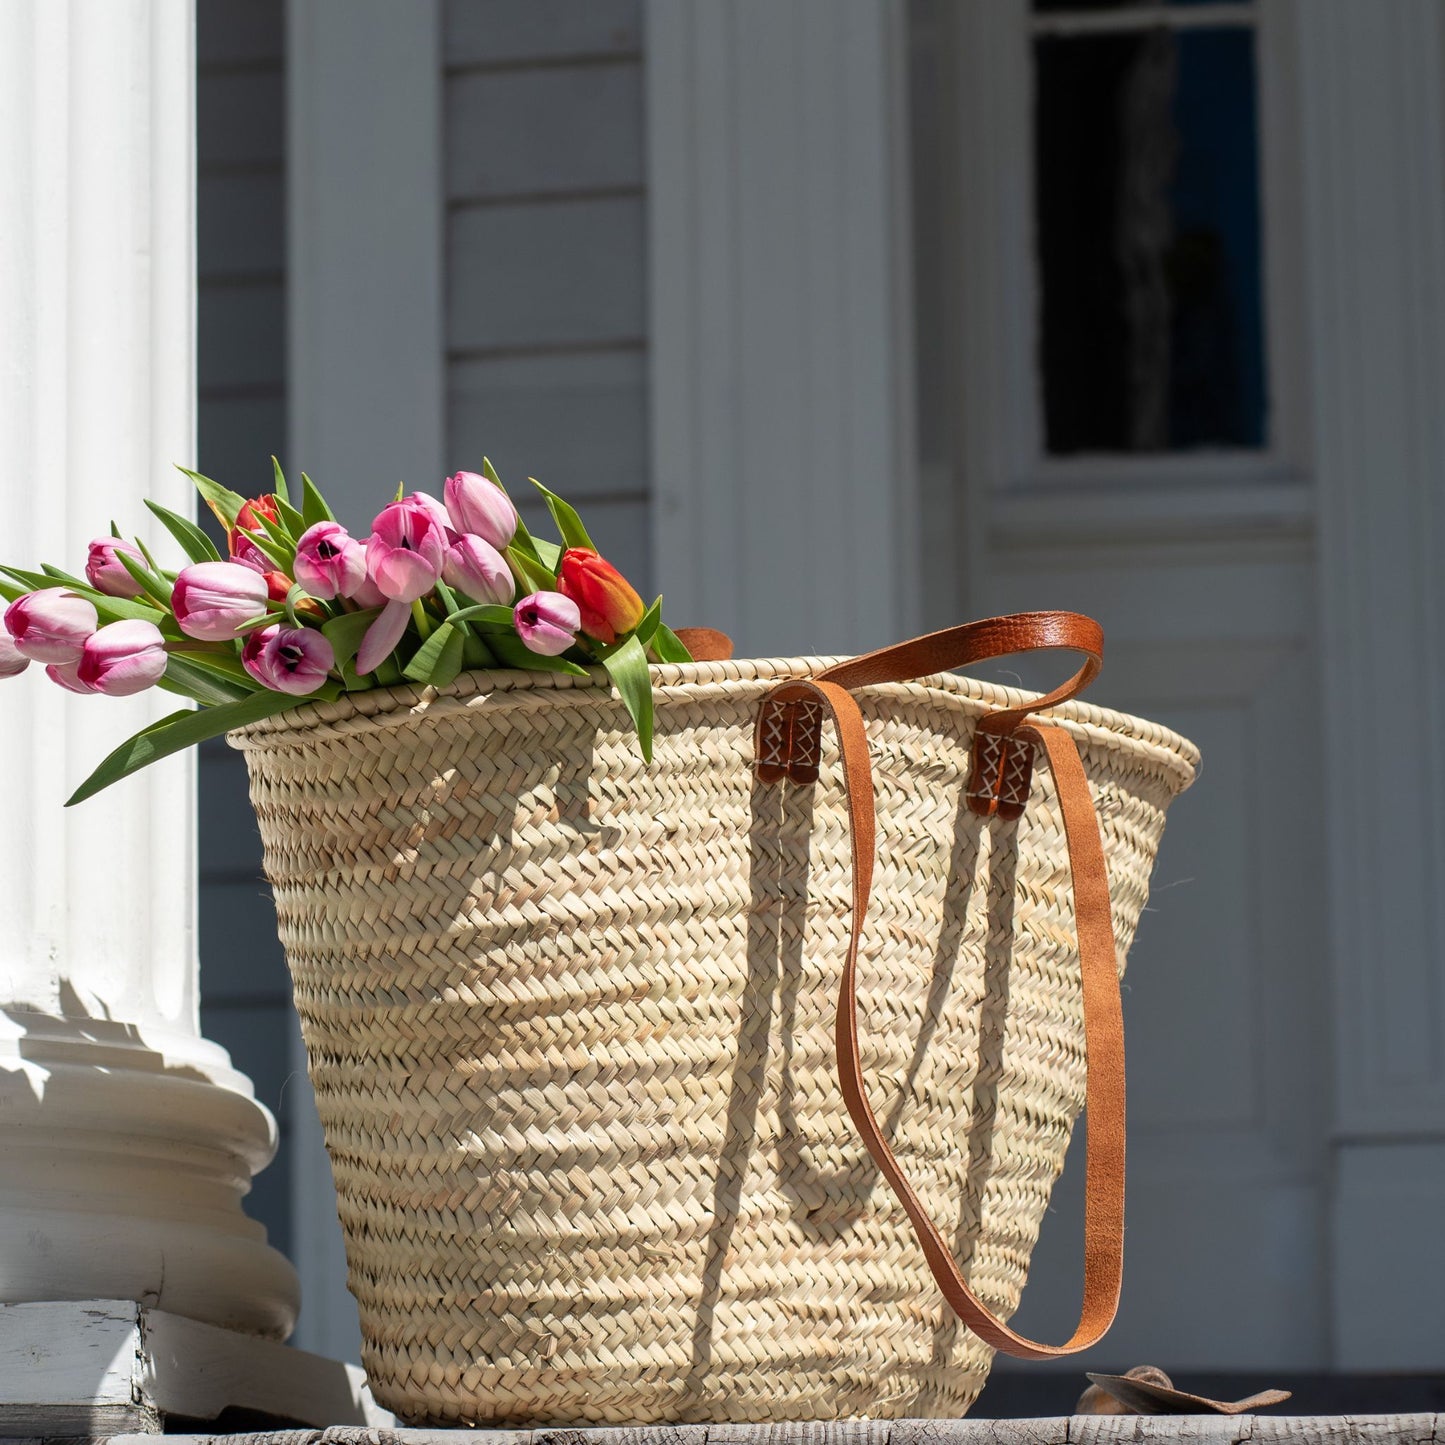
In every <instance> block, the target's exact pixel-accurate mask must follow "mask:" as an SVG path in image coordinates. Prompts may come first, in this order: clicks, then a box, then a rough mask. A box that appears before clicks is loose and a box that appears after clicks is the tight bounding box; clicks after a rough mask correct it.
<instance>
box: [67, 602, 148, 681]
mask: <svg viewBox="0 0 1445 1445" xmlns="http://www.w3.org/2000/svg"><path fill="white" fill-rule="evenodd" d="M166 661H167V659H166V640H165V638H164V637H162V636H161V630H160V628H159V627H157V626H156V625H155V623H153V622H146V621H144V620H143V619H141V618H125V619H123V620H122V621H120V622H108V623H107V624H106V625H105V626H104V627H102V628H101V629H100V631H98V632H93V633H91V635H90V636H89V637H88V638H87V639H86V641H85V650H84V651H83V652H82V653H81V654H80V662H79V663H78V664H77V666H76V672H75V675H76V678H77V679H78V680H79V681H80V682H83V683H84V684H85V685H86V686H87V687H89V688H92V689H94V690H95V691H96V692H103V693H105V695H106V696H107V697H129V696H130V695H131V694H132V693H134V692H144V691H145V690H146V688H148V687H153V686H154V685H155V684H156V683H157V682H159V681H160V679H161V676H162V674H163V673H164V672H165V670H166Z"/></svg>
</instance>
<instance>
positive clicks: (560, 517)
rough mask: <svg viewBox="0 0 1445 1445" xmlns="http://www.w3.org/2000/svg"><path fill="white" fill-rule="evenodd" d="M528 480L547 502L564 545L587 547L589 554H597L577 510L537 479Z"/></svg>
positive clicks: (529, 478)
mask: <svg viewBox="0 0 1445 1445" xmlns="http://www.w3.org/2000/svg"><path fill="white" fill-rule="evenodd" d="M527 480H528V481H529V482H531V484H532V485H533V486H534V487H536V489H537V490H538V491H539V492H541V494H542V496H543V498H544V499H545V500H546V503H547V510H548V511H550V512H551V513H552V520H553V521H554V522H555V523H556V524H557V530H558V532H560V533H561V534H562V541H563V543H564V544H565V545H566V546H568V547H585V548H587V550H588V551H589V552H595V551H596V550H597V549H596V547H594V546H593V545H592V538H591V537H589V536H588V535H587V528H586V527H584V526H583V525H582V518H581V517H579V516H578V515H577V509H576V508H575V507H574V506H572V504H571V503H570V502H564V501H563V500H562V498H561V497H559V496H558V495H557V494H556V493H555V492H549V491H548V490H547V488H546V487H544V486H543V485H542V484H541V482H539V481H538V480H537V479H536V477H528V478H527Z"/></svg>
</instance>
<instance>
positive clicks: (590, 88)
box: [446, 59, 644, 199]
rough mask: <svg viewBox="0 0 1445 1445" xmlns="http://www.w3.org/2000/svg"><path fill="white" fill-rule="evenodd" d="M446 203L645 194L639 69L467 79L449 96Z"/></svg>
mask: <svg viewBox="0 0 1445 1445" xmlns="http://www.w3.org/2000/svg"><path fill="white" fill-rule="evenodd" d="M446 107H447V129H448V134H449V135H451V136H455V137H456V138H457V142H458V143H457V144H455V145H452V146H450V147H449V148H448V150H447V193H448V195H450V196H454V197H464V198H468V199H490V198H492V197H498V196H532V195H555V194H558V193H567V192H577V191H597V190H612V189H619V190H620V189H624V188H626V189H630V190H633V191H636V192H638V193H639V194H640V193H641V189H642V183H643V168H644V157H643V152H642V66H641V65H640V64H639V63H638V62H637V61H636V60H631V59H623V60H619V61H615V62H609V63H608V64H606V65H565V66H541V67H521V68H518V69H507V70H483V71H465V72H461V73H459V74H455V75H453V76H452V77H451V78H450V80H449V81H448V84H447V91H446Z"/></svg>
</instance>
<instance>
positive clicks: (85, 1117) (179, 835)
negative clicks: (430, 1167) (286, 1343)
mask: <svg viewBox="0 0 1445 1445" xmlns="http://www.w3.org/2000/svg"><path fill="white" fill-rule="evenodd" d="M194 73H195V59H194V54H193V17H192V10H191V5H190V3H189V0H7V3H6V4H5V5H3V6H0V194H3V195H4V196H5V198H6V216H7V220H6V224H5V226H4V228H3V232H0V245H3V248H4V249H3V252H0V358H3V359H0V377H3V384H0V455H3V456H4V458H5V466H6V474H7V477H8V479H9V480H8V481H7V483H6V491H5V525H4V552H5V559H6V560H7V561H10V562H12V563H14V564H16V565H24V566H32V567H33V566H36V565H38V563H39V562H40V561H42V560H43V561H51V562H56V563H59V564H61V565H64V566H66V567H68V568H69V569H70V570H73V571H78V570H80V568H81V566H82V565H83V563H84V558H85V545H86V542H87V541H88V539H89V538H90V537H91V536H94V535H98V534H102V533H104V532H105V531H106V530H107V526H108V523H109V521H110V519H111V518H114V519H115V521H116V522H117V523H118V524H119V525H120V526H121V527H122V529H123V530H125V531H126V532H138V533H141V534H142V535H146V536H148V538H149V539H150V540H151V541H152V542H153V543H154V544H155V547H156V550H157V551H158V553H162V554H165V555H170V554H171V551H172V547H171V544H170V543H169V539H168V538H166V537H165V535H164V534H163V533H162V532H161V529H160V528H159V527H158V526H156V525H153V524H151V523H150V518H149V514H148V513H147V512H146V511H145V509H144V507H143V506H142V498H144V497H147V496H149V497H152V498H154V499H155V500H157V501H160V502H163V503H165V504H167V505H169V506H171V507H172V508H174V509H176V510H178V511H183V512H184V511H188V510H189V509H190V507H191V506H192V494H191V490H190V485H189V483H188V482H187V481H186V479H185V478H184V477H182V476H180V475H179V474H178V473H177V472H176V471H175V470H174V469H173V465H172V464H173V463H177V462H180V463H184V464H186V465H194V457H195V294H196V289H195V258H194V247H195V239H194V238H195V181H194V173H195V164H194V133H195V125H194V114H193V113H194V93H193V80H194ZM174 706H175V700H174V699H170V698H167V697H165V696H163V695H161V694H152V695H150V696H146V697H141V698H135V699H129V700H125V701H117V700H113V699H106V698H81V697H75V696H72V695H70V694H68V693H65V692H62V691H61V690H60V689H59V688H57V687H55V686H53V685H52V684H51V683H50V682H49V681H48V680H47V679H46V678H45V677H44V676H43V672H42V669H41V668H40V667H39V666H38V665H37V666H32V667H31V668H30V670H29V671H28V672H27V673H26V674H25V675H24V676H22V677H20V678H19V679H16V680H14V681H11V682H6V683H3V684H0V758H3V760H4V766H3V772H0V800H3V804H0V819H3V823H0V919H3V927H0V1302H3V1303H14V1302H21V1301H43V1300H51V1301H61V1300H89V1299H104V1298H110V1299H130V1300H135V1301H139V1302H141V1303H143V1304H148V1305H152V1306H156V1307H158V1308H160V1309H163V1310H166V1311H169V1312H171V1313H173V1314H179V1315H183V1316H187V1317H189V1318H191V1319H194V1320H200V1321H206V1322H209V1323H212V1324H216V1325H222V1326H226V1327H229V1328H232V1329H235V1330H238V1331H243V1332H246V1333H249V1334H253V1335H260V1336H268V1337H272V1338H284V1337H285V1336H286V1335H287V1334H288V1333H289V1331H290V1329H291V1327H292V1324H293V1322H294V1319H295V1315H296V1308H297V1286H296V1279H295V1275H294V1273H293V1272H292V1270H291V1268H290V1266H289V1265H288V1264H287V1263H286V1261H285V1260H284V1259H283V1258H282V1257H281V1256H280V1255H279V1254H277V1253H276V1252H275V1251H274V1250H272V1249H271V1248H269V1246H268V1245H267V1243H266V1239H265V1232H264V1230H262V1228H261V1227H260V1226H259V1225H257V1224H254V1223H253V1222H251V1221H250V1220H248V1219H247V1218H245V1216H244V1215H243V1214H242V1212H241V1203H240V1201H241V1196H242V1195H243V1194H244V1193H245V1192H246V1190H247V1189H248V1188H249V1187H250V1181H251V1178H252V1175H253V1174H254V1173H255V1172H256V1171H258V1170H259V1169H261V1168H263V1167H264V1166H265V1165H266V1163H267V1162H268V1161H269V1160H270V1158H271V1155H272V1153H273V1152H274V1149H275V1124H274V1121H273V1120H272V1118H271V1116H270V1115H269V1114H268V1113H267V1111H266V1110H265V1109H264V1108H263V1107H262V1106H261V1105H260V1104H259V1103H257V1102H256V1100H255V1098H254V1097H253V1095H252V1091H251V1086H250V1083H249V1082H248V1080H247V1079H246V1078H245V1077H244V1076H242V1075H241V1074H238V1073H237V1072H236V1071H235V1070H233V1069H232V1068H231V1066H230V1060H229V1059H228V1057H227V1055H226V1053H225V1051H224V1050H223V1049H221V1048H219V1047H217V1046H216V1045H214V1044H212V1043H208V1042H207V1041H206V1040H205V1039H203V1038H201V1037H200V1033H199V1026H198V1018H197V995H196V978H197V966H196V919H195V912H196V889H195V876H196V860H195V785H194V762H193V759H192V758H190V757H185V758H180V759H173V760H171V761H169V762H167V763H164V764H162V765H160V766H158V767H156V768H155V769H153V770H151V771H150V772H147V773H142V774H140V775H138V776H136V777H134V778H131V779H128V780H127V781H126V782H124V783H122V784H119V785H117V786H116V787H114V788H113V789H111V790H110V791H108V792H106V793H103V794H101V795H100V796H99V797H97V798H95V799H92V800H91V801H90V802H87V803H84V804H82V805H81V806H80V807H78V808H76V809H75V810H73V811H69V812H67V811H66V810H65V809H64V808H63V806H62V804H63V802H64V799H65V798H66V796H67V795H68V793H69V791H70V790H71V789H72V788H74V787H75V785H76V784H78V783H79V782H80V781H81V780H82V779H83V778H84V777H85V776H86V774H87V773H88V772H89V771H90V769H91V768H92V767H93V766H94V765H95V764H96V763H97V762H98V761H99V760H100V759H101V758H102V757H103V756H104V755H105V754H106V753H107V752H108V751H109V750H110V749H111V748H112V747H113V746H115V744H116V743H118V742H119V741H120V740H121V739H122V738H124V737H126V736H128V735H129V734H130V733H132V732H134V731H135V730H136V729H138V728H139V727H142V726H144V725H145V723H146V722H147V721H148V720H150V719H152V718H154V717H158V716H161V715H162V714H164V713H166V712H168V711H171V710H172V708H173V707H174Z"/></svg>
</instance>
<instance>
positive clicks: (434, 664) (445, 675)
mask: <svg viewBox="0 0 1445 1445" xmlns="http://www.w3.org/2000/svg"><path fill="white" fill-rule="evenodd" d="M462 650H463V637H462V631H461V628H459V627H453V626H452V624H451V623H450V622H443V623H442V624H441V626H440V627H438V628H437V629H436V630H435V631H434V632H433V633H432V635H431V636H430V637H428V638H427V640H426V641H425V642H423V643H422V645H421V646H420V647H419V648H417V650H416V651H415V652H414V653H413V654H412V659H411V661H410V662H409V663H407V665H406V666H405V667H404V668H403V669H402V674H401V675H402V676H403V677H406V678H410V680H411V681H412V682H419V683H423V684H425V685H427V686H430V687H445V686H446V685H447V684H448V683H449V682H451V681H452V680H453V679H454V678H455V677H456V675H457V674H458V673H459V672H460V671H461V670H462Z"/></svg>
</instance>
